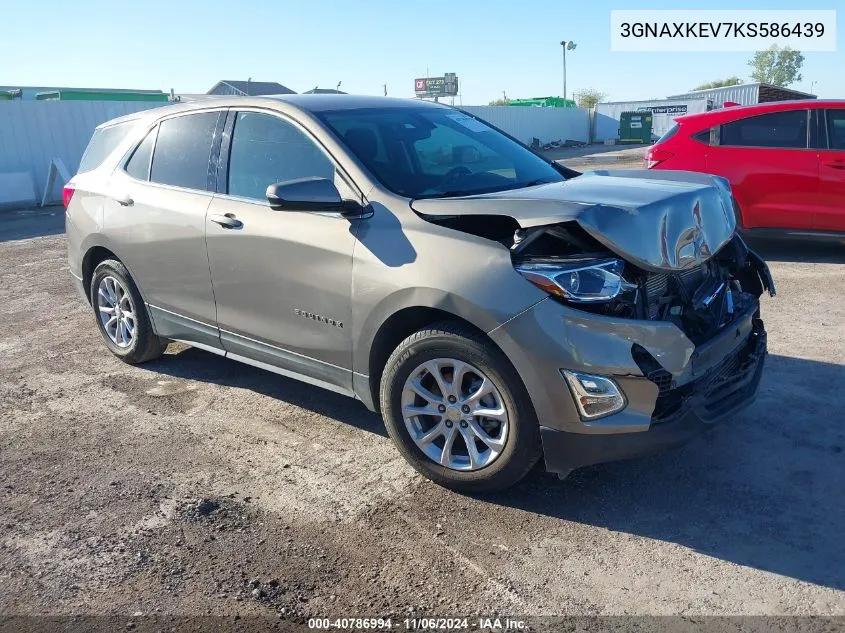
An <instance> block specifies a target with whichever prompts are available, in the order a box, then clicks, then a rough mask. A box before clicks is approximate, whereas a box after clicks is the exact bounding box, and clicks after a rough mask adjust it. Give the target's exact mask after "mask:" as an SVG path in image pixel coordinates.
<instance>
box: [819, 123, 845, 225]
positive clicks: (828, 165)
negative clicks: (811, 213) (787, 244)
mask: <svg viewBox="0 0 845 633" xmlns="http://www.w3.org/2000/svg"><path fill="white" fill-rule="evenodd" d="M818 112H819V115H820V116H823V117H824V119H823V123H824V125H823V126H822V128H823V129H822V130H821V133H820V135H819V136H820V143H819V146H820V149H819V206H818V211H817V213H816V215H815V217H814V220H815V224H814V228H815V229H816V230H819V231H840V232H843V231H845V108H835V109H828V110H818Z"/></svg>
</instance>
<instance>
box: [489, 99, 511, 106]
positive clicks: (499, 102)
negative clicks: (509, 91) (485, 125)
mask: <svg viewBox="0 0 845 633" xmlns="http://www.w3.org/2000/svg"><path fill="white" fill-rule="evenodd" d="M510 102H511V100H510V99H508V98H507V97H504V98H502V99H496V100H495V101H491V102H490V103H488V104H487V105H508V104H509V103H510Z"/></svg>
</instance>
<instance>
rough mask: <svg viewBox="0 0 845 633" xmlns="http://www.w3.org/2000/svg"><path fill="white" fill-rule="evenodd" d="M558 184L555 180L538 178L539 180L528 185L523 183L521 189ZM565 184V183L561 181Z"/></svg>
mask: <svg viewBox="0 0 845 633" xmlns="http://www.w3.org/2000/svg"><path fill="white" fill-rule="evenodd" d="M553 182H557V181H555V180H546V179H545V178H538V179H537V180H529V181H528V182H526V183H522V184H521V185H520V187H522V188H525V187H536V186H537V185H548V184H550V183H553ZM561 182H563V181H561Z"/></svg>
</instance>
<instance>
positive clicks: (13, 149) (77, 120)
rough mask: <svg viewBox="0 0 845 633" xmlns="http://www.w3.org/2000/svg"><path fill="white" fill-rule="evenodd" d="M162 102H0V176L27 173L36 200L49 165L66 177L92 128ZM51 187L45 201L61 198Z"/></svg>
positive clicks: (83, 148) (85, 143)
mask: <svg viewBox="0 0 845 633" xmlns="http://www.w3.org/2000/svg"><path fill="white" fill-rule="evenodd" d="M160 105H167V104H166V103H158V102H149V101H18V100H16V101H0V174H12V173H16V174H29V175H30V177H31V179H32V183H33V185H34V188H35V194H36V196H37V199H38V200H40V199H41V194H42V192H43V191H44V185H45V184H46V180H47V172H48V168H49V166H50V161H51V160H52V159H54V158H60V159H61V160H62V162H63V163H64V164H65V166H66V167H67V169H68V170H69V171H70V173H71V174H73V173H75V172H76V168H77V167H78V166H79V159H80V158H82V153H83V152H84V151H85V147H86V146H87V145H88V141H89V140H90V139H91V134H92V133H93V132H94V128H95V127H97V126H98V125H99V124H100V123H103V122H104V121H108V120H109V119H113V118H115V117H119V116H123V115H124V114H130V113H132V112H138V111H140V110H147V109H149V108H154V107H156V106H160ZM61 184H62V183H56V185H55V188H54V189H55V190H54V191H52V192H50V196H49V197H50V198H51V199H53V200H55V199H56V197H58V198H59V199H61V196H60V194H59V193H58V191H60V190H61Z"/></svg>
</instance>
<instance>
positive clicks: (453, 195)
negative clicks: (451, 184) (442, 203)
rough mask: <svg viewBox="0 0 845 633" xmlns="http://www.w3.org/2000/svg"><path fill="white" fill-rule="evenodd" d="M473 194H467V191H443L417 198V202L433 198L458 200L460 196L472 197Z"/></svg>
mask: <svg viewBox="0 0 845 633" xmlns="http://www.w3.org/2000/svg"><path fill="white" fill-rule="evenodd" d="M471 195H472V194H471V193H467V192H466V191H443V192H441V193H432V194H425V195H422V196H417V197H416V199H417V200H420V199H422V200H428V199H431V198H457V197H458V196H471Z"/></svg>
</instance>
